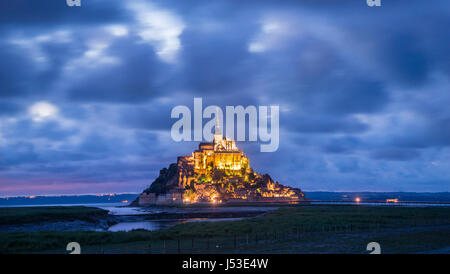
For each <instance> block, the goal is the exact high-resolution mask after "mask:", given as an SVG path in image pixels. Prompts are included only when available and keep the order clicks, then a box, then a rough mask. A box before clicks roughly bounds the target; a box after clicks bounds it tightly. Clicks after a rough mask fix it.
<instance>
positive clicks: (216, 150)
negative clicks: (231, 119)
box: [177, 120, 250, 187]
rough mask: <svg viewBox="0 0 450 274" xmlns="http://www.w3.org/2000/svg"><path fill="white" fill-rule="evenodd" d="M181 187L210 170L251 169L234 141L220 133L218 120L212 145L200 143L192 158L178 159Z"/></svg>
mask: <svg viewBox="0 0 450 274" xmlns="http://www.w3.org/2000/svg"><path fill="white" fill-rule="evenodd" d="M177 165H178V168H179V170H180V173H179V176H180V177H179V182H180V187H185V186H186V185H189V184H190V180H189V178H192V175H193V173H195V174H206V173H207V171H208V169H209V170H211V169H214V168H216V169H224V170H225V169H226V170H234V171H240V170H242V169H244V170H248V169H249V168H250V165H249V160H248V158H247V156H246V155H245V154H244V152H243V151H242V150H239V148H238V147H237V146H236V143H235V141H234V140H232V139H230V138H226V137H225V138H224V137H223V136H222V133H221V132H220V125H219V121H218V120H216V127H215V133H214V139H213V142H211V143H206V142H203V143H200V144H199V146H198V149H197V150H195V151H194V152H193V153H192V155H191V156H182V157H178V162H177Z"/></svg>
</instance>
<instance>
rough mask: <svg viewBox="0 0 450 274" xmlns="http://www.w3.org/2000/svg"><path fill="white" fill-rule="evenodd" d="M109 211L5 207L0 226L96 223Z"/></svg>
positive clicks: (76, 207) (49, 207)
mask: <svg viewBox="0 0 450 274" xmlns="http://www.w3.org/2000/svg"><path fill="white" fill-rule="evenodd" d="M107 214H108V211H106V210H103V209H100V208H94V207H85V206H45V207H40V206H37V207H3V208H0V225H20V224H30V223H37V222H58V221H74V220H81V221H95V220H96V219H97V218H100V217H105V216H106V215H107Z"/></svg>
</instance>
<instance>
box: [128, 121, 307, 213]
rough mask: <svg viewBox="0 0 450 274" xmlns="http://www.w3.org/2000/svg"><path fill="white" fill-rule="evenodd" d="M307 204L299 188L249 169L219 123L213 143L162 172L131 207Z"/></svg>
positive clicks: (201, 144) (207, 144)
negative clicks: (210, 204) (259, 203)
mask: <svg viewBox="0 0 450 274" xmlns="http://www.w3.org/2000/svg"><path fill="white" fill-rule="evenodd" d="M246 201H248V202H280V201H285V202H296V201H307V199H306V198H305V194H304V193H303V192H302V191H301V190H300V189H297V188H291V187H287V186H283V185H281V184H279V183H278V182H274V181H273V180H272V178H271V177H270V176H269V175H268V174H264V175H260V174H258V173H256V172H254V171H253V170H252V169H251V168H250V164H249V159H248V158H247V156H246V155H245V154H244V152H243V151H242V150H239V148H238V147H237V146H236V143H235V142H234V140H232V139H229V138H224V137H223V136H222V134H221V132H220V125H219V122H218V120H216V126H215V133H214V140H213V142H211V143H200V144H199V146H198V150H195V151H194V152H193V153H192V155H189V156H180V157H178V161H177V163H176V164H171V165H170V166H169V168H168V169H167V168H164V169H162V170H161V171H160V174H159V177H158V178H156V180H155V181H154V182H153V183H152V184H151V185H150V187H149V188H147V189H146V190H144V192H143V193H142V194H140V195H139V197H138V198H137V199H136V200H135V201H134V202H133V203H132V204H131V205H132V206H146V205H157V204H159V205H164V204H166V205H167V204H190V203H201V202H204V203H225V202H226V203H232V202H246Z"/></svg>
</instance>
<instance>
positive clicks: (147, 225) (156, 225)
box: [108, 218, 244, 232]
mask: <svg viewBox="0 0 450 274" xmlns="http://www.w3.org/2000/svg"><path fill="white" fill-rule="evenodd" d="M243 219H244V218H193V219H178V220H152V221H141V222H122V223H118V224H115V225H113V226H111V227H109V228H108V231H111V232H117V231H131V230H136V229H144V230H149V231H155V230H161V229H167V228H170V227H172V226H175V225H178V224H183V223H191V222H221V221H239V220H243Z"/></svg>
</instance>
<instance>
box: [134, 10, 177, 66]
mask: <svg viewBox="0 0 450 274" xmlns="http://www.w3.org/2000/svg"><path fill="white" fill-rule="evenodd" d="M129 8H130V9H131V10H132V11H134V12H135V13H136V19H137V21H138V23H139V26H138V32H137V33H138V35H139V36H140V37H141V39H142V40H144V41H145V42H148V43H149V44H150V45H152V46H153V47H155V49H156V53H157V55H158V56H159V57H160V58H161V59H162V60H163V61H164V62H168V63H173V62H175V61H176V56H177V53H178V51H179V50H180V49H181V41H180V39H179V36H180V35H181V33H182V32H183V29H184V28H185V25H184V23H183V22H182V21H181V19H180V18H178V17H177V16H176V15H174V14H173V13H171V12H169V11H167V10H162V9H159V8H156V7H155V6H154V5H149V4H145V3H133V4H131V5H130V6H129Z"/></svg>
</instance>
